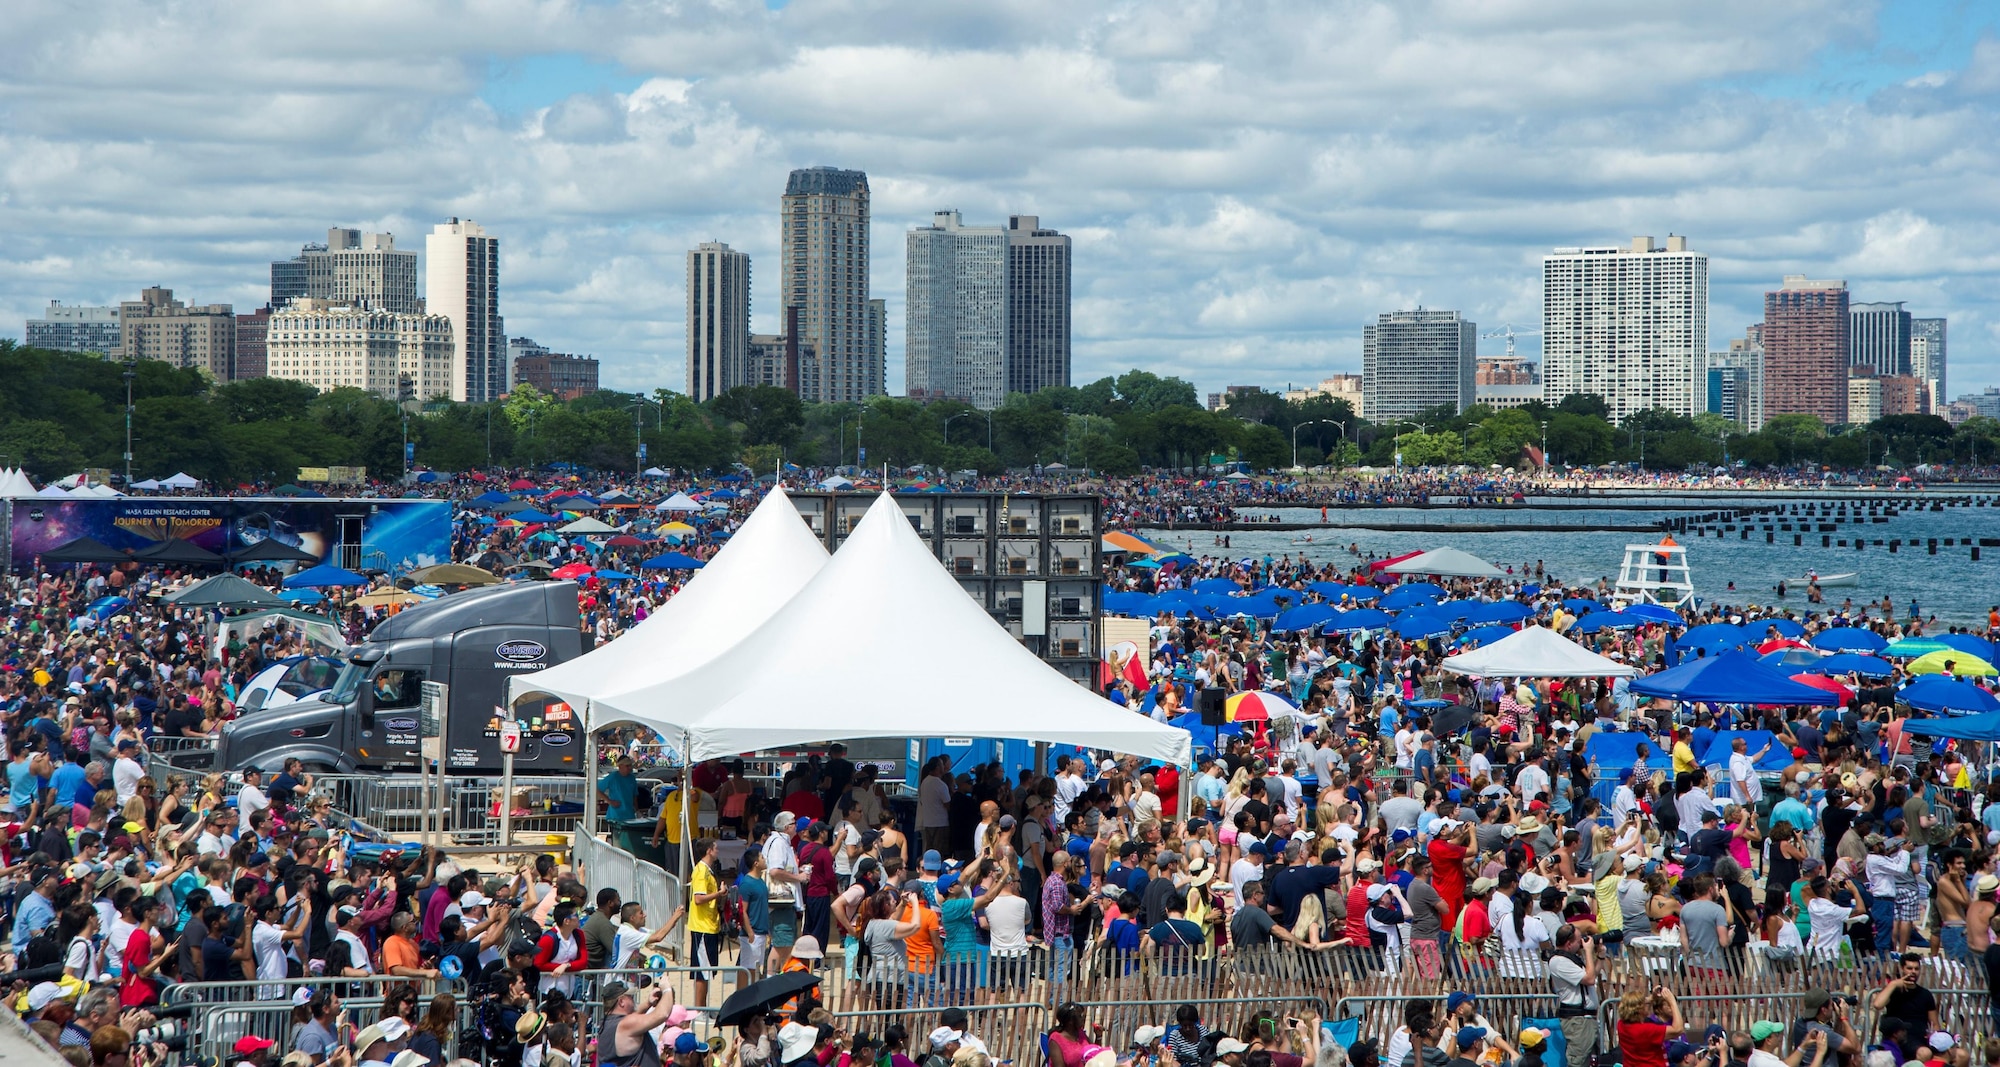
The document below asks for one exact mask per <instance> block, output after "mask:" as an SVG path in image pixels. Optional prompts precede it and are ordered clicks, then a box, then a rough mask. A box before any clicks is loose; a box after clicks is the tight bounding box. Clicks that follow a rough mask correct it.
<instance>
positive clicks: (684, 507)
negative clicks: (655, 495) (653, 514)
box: [653, 493, 701, 511]
mask: <svg viewBox="0 0 2000 1067" xmlns="http://www.w3.org/2000/svg"><path fill="white" fill-rule="evenodd" d="M653 510H654V511H700V510H701V501H699V500H696V499H695V498H693V497H691V496H689V495H687V494H686V493H675V494H674V495H672V496H670V497H668V498H666V499H665V500H662V501H660V502H659V503H657V504H654V505H653Z"/></svg>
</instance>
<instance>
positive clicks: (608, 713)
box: [589, 493, 1192, 766]
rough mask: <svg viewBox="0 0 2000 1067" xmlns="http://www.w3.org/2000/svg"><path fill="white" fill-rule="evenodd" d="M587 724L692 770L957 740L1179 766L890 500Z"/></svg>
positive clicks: (1155, 727)
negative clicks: (994, 607) (1014, 626)
mask: <svg viewBox="0 0 2000 1067" xmlns="http://www.w3.org/2000/svg"><path fill="white" fill-rule="evenodd" d="M735 547H736V546H734V545H732V546H731V550H733V549H734V548H735ZM670 603H671V602H670ZM590 715H591V717H590V723H589V725H590V727H591V728H592V729H597V728H599V727H602V726H607V725H613V724H616V723H620V722H633V723H638V724H641V725H645V726H650V727H652V728H653V729H655V730H657V731H659V732H660V733H661V734H662V735H664V736H665V737H666V738H667V739H668V740H669V741H676V740H677V739H678V738H680V737H681V736H683V735H685V736H686V738H687V740H688V745H687V756H688V758H689V759H691V760H696V761H699V760H704V759H712V758H717V757H722V756H729V755H734V754H736V753H740V752H753V751H757V750H760V749H768V748H773V747H777V746H781V745H789V744H800V743H807V742H815V741H840V740H853V739H857V738H865V737H905V738H907V737H947V736H962V735H967V734H970V735H972V736H978V737H1010V738H1022V739H1025V740H1029V741H1045V742H1051V743H1056V744H1075V745H1084V746H1088V747H1091V748H1097V749H1105V750H1110V751H1115V752H1123V753H1130V754H1132V755H1136V756H1141V757H1144V758H1147V759H1155V760H1161V761H1164V762H1170V763H1177V764H1181V765H1183V766H1185V765H1186V764H1187V763H1188V762H1189V760H1190V758H1191V754H1192V746H1191V744H1190V741H1189V737H1188V732H1187V731H1186V730H1182V729H1178V728H1176V727H1171V726H1166V725H1164V724H1161V723H1157V722H1154V721H1153V720H1152V719H1149V718H1147V717H1145V716H1143V715H1139V714H1137V713H1135V712H1132V711H1128V710H1126V709H1123V708H1120V707H1118V706H1117V705H1115V704H1112V703H1111V702H1109V701H1107V700H1105V699H1104V698H1102V697H1100V696H1098V695H1096V694H1094V693H1092V692H1090V691H1089V690H1087V689H1085V688H1083V687H1082V686H1079V685H1077V684H1076V683H1075V682H1073V681H1071V680H1069V679H1068V678H1065V677H1063V676H1062V675H1061V674H1059V673H1057V672H1056V671H1055V670H1054V669H1052V668H1051V667H1049V665H1048V664H1046V663H1044V662H1042V660H1041V659H1040V658H1039V657H1037V656H1036V655H1035V654H1034V653H1032V652H1030V651H1028V650H1027V649H1026V648H1025V647H1023V646H1022V645H1021V643H1020V642H1019V641H1017V640H1015V639H1014V638H1013V637H1012V636H1010V635H1009V634H1008V633H1007V631H1006V630H1004V629H1002V628H1001V627H1000V626H999V625H997V624H996V623H995V622H994V621H993V619H992V617H991V616H989V615H988V614H987V613H986V611H985V610H984V609H983V608H981V607H980V606H979V605H977V604H975V603H973V602H972V600H971V598H969V597H967V596H966V594H965V590H964V589H963V588H961V587H960V586H959V584H958V583H957V582H956V581H954V580H953V579H952V577H951V576H950V575H949V574H947V573H945V570H944V568H943V567H942V566H941V565H940V564H939V563H938V561H937V557H936V556H935V555H933V554H932V552H931V549H930V548H929V547H928V546H926V545H925V544H924V542H923V541H922V540H921V539H920V538H919V537H918V535H917V534H916V532H915V531H913V530H912V529H911V528H910V524H909V520H908V519H906V518H904V516H903V512H902V509H901V508H900V507H898V506H897V504H896V502H895V499H894V498H893V497H892V496H891V495H890V494H888V493H883V494H882V495H880V496H879V497H877V498H876V500H875V503H874V504H873V505H871V506H870V507H869V509H868V514H867V516H866V517H865V518H864V519H863V520H862V521H861V522H860V523H859V524H857V525H856V526H855V528H854V531H853V533H852V534H850V535H849V537H848V538H847V540H846V542H845V543H844V544H843V545H842V546H841V549H840V551H839V552H838V553H837V554H835V556H834V557H833V560H832V562H830V563H828V564H827V565H826V567H825V568H824V569H823V570H821V571H820V573H819V574H818V575H817V576H816V577H814V578H813V580H812V581H811V582H810V583H809V584H807V585H806V587H805V588H804V589H803V590H801V591H800V593H799V595H798V596H797V597H795V598H793V600H792V601H791V602H790V603H788V604H786V605H785V606H784V607H783V608H782V609H780V610H779V611H777V612H776V613H775V614H774V615H772V617H771V618H770V619H769V621H767V622H765V623H764V624H763V625H762V626H759V627H758V628H757V629H756V630H755V631H753V632H752V633H750V634H749V635H748V636H747V637H745V638H744V639H743V640H742V641H740V642H738V643H737V644H736V645H735V646H734V647H732V648H730V649H729V650H727V651H725V652H723V653H721V654H720V655H717V656H716V657H715V658H714V659H712V660H710V661H709V662H708V663H706V664H704V665H703V666H701V667H698V668H696V669H694V670H692V671H689V672H687V673H685V674H682V675H680V676H679V677H672V678H667V679H664V680H661V681H657V682H652V683H650V684H646V685H642V686H638V687H636V688H633V689H629V690H626V691H624V692H617V693H606V694H603V695H594V696H593V697H592V699H591V703H590Z"/></svg>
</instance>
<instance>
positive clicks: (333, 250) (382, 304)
mask: <svg viewBox="0 0 2000 1067" xmlns="http://www.w3.org/2000/svg"><path fill="white" fill-rule="evenodd" d="M300 296H310V297H313V298H315V299H319V300H332V301H336V302H339V303H343V304H354V305H356V306H358V307H368V308H377V309H380V310H382V311H395V312H412V311H416V310H417V254H416V253H415V252H414V251H410V250H407V249H398V248H397V247H396V235H395V234H392V233H364V232H362V231H361V230H357V229H351V228H348V227H345V226H335V227H333V228H332V229H329V230H327V231H326V243H325V244H316V243H315V244H308V245H306V246H305V247H304V248H302V249H300V250H299V254H298V255H297V256H294V257H293V258H291V259H285V260H278V261H276V262H274V263H272V264H271V306H272V307H274V308H281V307H284V306H285V301H287V300H290V299H292V298H294V297H300Z"/></svg>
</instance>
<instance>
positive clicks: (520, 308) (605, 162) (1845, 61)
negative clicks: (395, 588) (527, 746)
mask: <svg viewBox="0 0 2000 1067" xmlns="http://www.w3.org/2000/svg"><path fill="white" fill-rule="evenodd" d="M4 8H5V9H4V11H0V335H5V334H13V335H15V336H18V331H19V330H20V328H21V327H20V323H21V322H22V320H23V319H25V318H27V317H31V316H36V315H39V314H40V309H41V308H42V307H44V306H46V304H47V302H48V301H49V300H51V299H59V300H62V301H64V302H66V303H104V302H116V301H117V300H119V299H121V298H122V299H132V298H134V297H135V295H136V292H137V290H138V289H139V288H140V287H142V286H145V285H150V284H159V285H165V286H169V287H171V288H173V289H174V290H175V291H176V293H177V295H180V296H182V297H184V298H188V297H191V298H193V299H195V300H197V301H200V302H224V301H226V302H230V303H234V304H235V305H237V306H238V308H239V309H241V308H247V307H254V306H256V305H258V304H261V303H263V302H264V301H265V299H267V297H268V284H269V275H268V266H267V264H268V262H269V261H270V260H272V259H274V258H282V257H284V256H288V255H291V254H293V253H295V252H296V251H297V248H298V246H299V245H300V244H301V243H303V242H305V241H307V240H315V239H319V238H321V237H323V236H324V232H325V230H326V228H327V227H328V226H331V225H336V224H339V225H350V226H361V227H365V228H368V229H372V230H388V231H391V232H393V233H395V234H396V235H397V238H398V240H399V243H402V244H404V245H405V246H408V247H415V248H417V249H419V250H421V248H422V245H423V241H422V235H423V234H424V233H425V232H426V231H427V230H428V229H429V228H430V227H431V225H432V224H434V223H435V222H437V221H439V220H441V219H442V218H444V217H446V216H450V215H458V216H464V217H470V218H473V219H476V220H478V221H479V222H480V223H482V224H483V225H485V226H486V227H487V229H488V230H489V231H491V232H495V233H497V234H499V235H500V236H501V238H502V241H503V244H502V255H503V262H502V296H501V302H502V312H503V313H504V314H505V316H506V319H507V326H508V332H509V333H510V334H513V335H528V336H532V337H534V338H535V339H537V340H538V341H541V342H542V343H544V344H546V345H549V346H550V347H552V348H556V349H558V350H567V351H573V352H579V353H589V354H594V355H596V356H598V357H600V358H601V359H603V360H604V364H605V366H604V375H605V381H606V384H608V385H613V386H619V387H625V388H651V387H653V386H656V385H667V386H671V387H674V388H680V387H682V384H683V381H684V376H683V369H682V363H683V360H682V347H683V344H684V340H683V320H684V301H685V296H684V285H683V277H684V271H685V267H684V260H683V256H684V253H685V251H686V249H688V248H690V247H692V246H693V245H694V244H695V243H698V242H700V241H703V240H710V239H718V240H723V241H727V242H729V243H730V244H732V245H734V246H735V247H737V248H739V249H743V250H745V251H747V252H749V253H750V255H751V257H752V264H753V266H752V277H753V291H752V302H753V305H754V312H755V325H756V327H757V328H758V329H759V330H774V329H775V327H776V319H777V287H776V284H775V271H774V269H773V267H774V264H775V256H776V249H777V208H778V197H779V194H780V193H781V192H782V191H783V188H784V184H785V176H786V173H787V172H788V171H789V170H790V169H791V168H793V167H799V166H811V165H818V164H827V165H835V166H841V167H851V168H858V169H861V170H865V171H867V172H868V175H869V181H870V185H871V187H872V189H873V192H874V229H873V244H874V255H873V288H874V292H875V295H878V296H882V297H885V298H886V299H887V300H888V302H889V307H890V311H891V315H890V321H891V327H890V339H889V380H890V386H891V391H892V392H900V390H901V384H902V378H903V374H902V347H903V346H902V332H903V331H902V305H903V247H904V243H903V234H904V232H905V231H906V230H907V229H908V228H909V227H911V226H912V225H917V224H920V223H923V222H926V221H928V218H929V214H930V212H931V211H933V210H936V209H939V208H947V207H950V208H957V209H959V210H961V211H962V212H964V214H965V215H966V217H967V221H968V222H973V223H983V224H994V223H998V222H1000V221H1002V220H1003V219H1004V216H1006V215H1007V214H1010V213H1021V214H1039V215H1040V216H1042V219H1043V224H1044V225H1051V226H1055V227H1057V228H1059V229H1061V230H1063V231H1064V232H1066V233H1069V234H1071V235H1073V236H1074V238H1075V242H1076V270H1075V299H1076V334H1075V343H1076V365H1075V377H1076V378H1077V379H1078V380H1087V379H1089V378H1093V377H1096V376H1098V375H1100V374H1103V373H1112V372H1116V371H1120V370H1123V369H1125V368H1128V367H1132V366H1143V367H1147V368H1149V369H1153V370H1157V371H1161V372H1171V373H1176V374H1180V375H1182V376H1184V377H1187V378H1189V379H1192V380H1193V381H1194V382H1195V383H1196V384H1197V385H1198V386H1200V387H1201V388H1203V389H1204V390H1209V389H1219V388H1220V387H1222V386H1223V385H1225V384H1232V383H1255V384H1263V385H1267V386H1282V385H1284V384H1285V383H1287V382H1293V383H1305V382H1308V381H1313V380H1316V379H1318V378H1320V377H1323V376H1324V375H1326V374H1329V373H1332V372H1335V371H1354V370H1358V369H1359V366H1360V358H1361V357H1360V328H1361V325H1362V323H1363V322H1365V321H1367V320H1368V319H1370V318H1371V317H1372V316H1374V315H1375V314H1376V313H1378V312H1382V311H1387V310H1392V309H1397V308H1407V307H1411V306H1415V305H1418V304H1422V305H1424V306H1427V307H1434V308H1455V309H1459V310H1461V311H1463V312H1465V313H1466V314H1467V315H1468V316H1470V317H1472V318H1474V319H1475V320H1476V321H1478V322H1479V323H1480V325H1481V327H1482V328H1483V329H1484V328H1498V327H1499V326H1500V325H1501V324H1503V323H1513V324H1515V325H1516V326H1517V327H1521V328H1527V327H1529V326H1532V325H1533V324H1534V323H1535V322H1536V321H1537V319H1538V317H1539V306H1540V293H1539V284H1538V277H1539V274H1538V270H1539V267H1538V257H1539V256H1541V255H1542V254H1543V253H1545V252H1547V251H1548V250H1549V249H1550V248H1551V247H1554V246H1558V245H1576V244H1607V243H1612V242H1618V241H1623V240H1625V239H1627V238H1628V237H1629V236H1630V235H1633V234H1651V235H1655V236H1659V237H1664V236H1666V235H1667V234H1669V233H1679V234H1686V235H1688V236H1689V239H1690V241H1691V243H1692V246H1693V247H1694V248H1696V249H1698V250H1702V251H1706V252H1707V253H1709V254H1710V256H1711V257H1712V260H1711V267H1710V270H1711V276H1712V278H1713V288H1712V292H1711V296H1710V299H1711V305H1712V306H1711V310H1710V330H1711V334H1710V340H1711V345H1712V347H1717V348H1720V347H1723V346H1724V345H1726V343H1727V340H1728V338H1729V337H1730V336H1732V335H1738V334H1740V333H1741V331H1742V328H1743V327H1744V326H1745V325H1746V324H1748V323H1750V322H1753V321H1755V320H1756V319H1757V318H1758V317H1759V308H1760V307H1761V301H1762V295H1761V294H1762V293H1763V291H1764V290H1765V289H1766V288H1769V287H1771V286H1772V285H1773V284H1774V283H1775V282H1777V281H1778V279H1780V278H1781V277H1782V276H1783V275H1785V274H1787V273H1806V274H1810V275H1813V276H1815V277H1839V278H1846V279H1848V281H1849V282H1850V284H1851V286H1852V288H1853V290H1854V294H1855V299H1857V300H1904V301H1908V302H1909V307H1910V308H1911V310H1913V311H1914V312H1915V313H1917V314H1919V315H1947V316H1949V317H1950V319H1951V320H1952V321H1951V337H1950V346H1951V350H1950V356H1951V367H1950V391H1951V393H1952V394H1953V395H1957V394H1958V393H1960V392H1964V391H1968V390H1976V389H1978V388H1980V387H1983V386H1986V385H1989V384H2000V364H1996V362H1995V360H1994V356H1993V354H1994V351H1995V347H1996V343H2000V286H1996V285H1995V281H1996V275H2000V226H1996V221H1995V209H1996V207H2000V178H1996V175H2000V159H1997V158H1996V156H2000V148H1996V146H2000V122H1996V108H2000V5H1995V4H1993V3H1991V2H1990V0H1880V2H1875V3H1869V2H1861V0H1755V2H1750V3H1745V2H1743V0H1676V2H1674V3H1667V4H1662V3H1658V2H1643V3H1626V2H1615V0H1614V2H1607V0H1395V2H1380V3H1370V2H1361V0H1327V2H1320V3H1277V2H1261V3H1260V2H1254V0H1236V2H1229V3H1222V2H1202V0H1190V2H1176V0H1142V2H1128V3H1110V4H1104V3H1099V4H1092V3H1076V2H1074V0H1012V2H1009V0H985V2H981V3H946V2H939V0H930V2H917V3H905V4H895V3H888V2H883V0H792V2H789V3H785V2H780V0H770V2H765V0H630V2H615V0H611V2H592V0H566V2H565V0H460V2H456V3H449V2H437V3H421V2H416V0H342V2H340V3H337V4H325V3H319V4H311V3H299V2H282V0H280V2H272V0H244V2H225V0H212V2H207V3H202V2H192V0H183V2H160V0H150V2H140V0H125V2H108V3H91V2H82V0H63V2H57V0H10V2H9V3H7V4H6V5H4ZM1502 347H1503V342H1501V341H1498V340H1489V341H1483V342H1482V352H1489V351H1490V352H1498V351H1500V350H1501V348H1502ZM1521 347H1522V349H1523V350H1525V351H1529V352H1533V351H1535V349H1536V344H1535V341H1534V339H1532V338H1530V339H1525V340H1524V341H1522V342H1521Z"/></svg>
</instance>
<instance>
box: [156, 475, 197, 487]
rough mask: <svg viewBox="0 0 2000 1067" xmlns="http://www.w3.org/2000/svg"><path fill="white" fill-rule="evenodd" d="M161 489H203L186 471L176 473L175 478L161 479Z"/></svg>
mask: <svg viewBox="0 0 2000 1067" xmlns="http://www.w3.org/2000/svg"><path fill="white" fill-rule="evenodd" d="M160 488H162V489H199V488H201V482H199V481H197V480H196V479H195V477H194V476H193V475H191V474H189V473H187V472H186V471H176V472H174V476H173V477H171V478H162V479H160Z"/></svg>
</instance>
